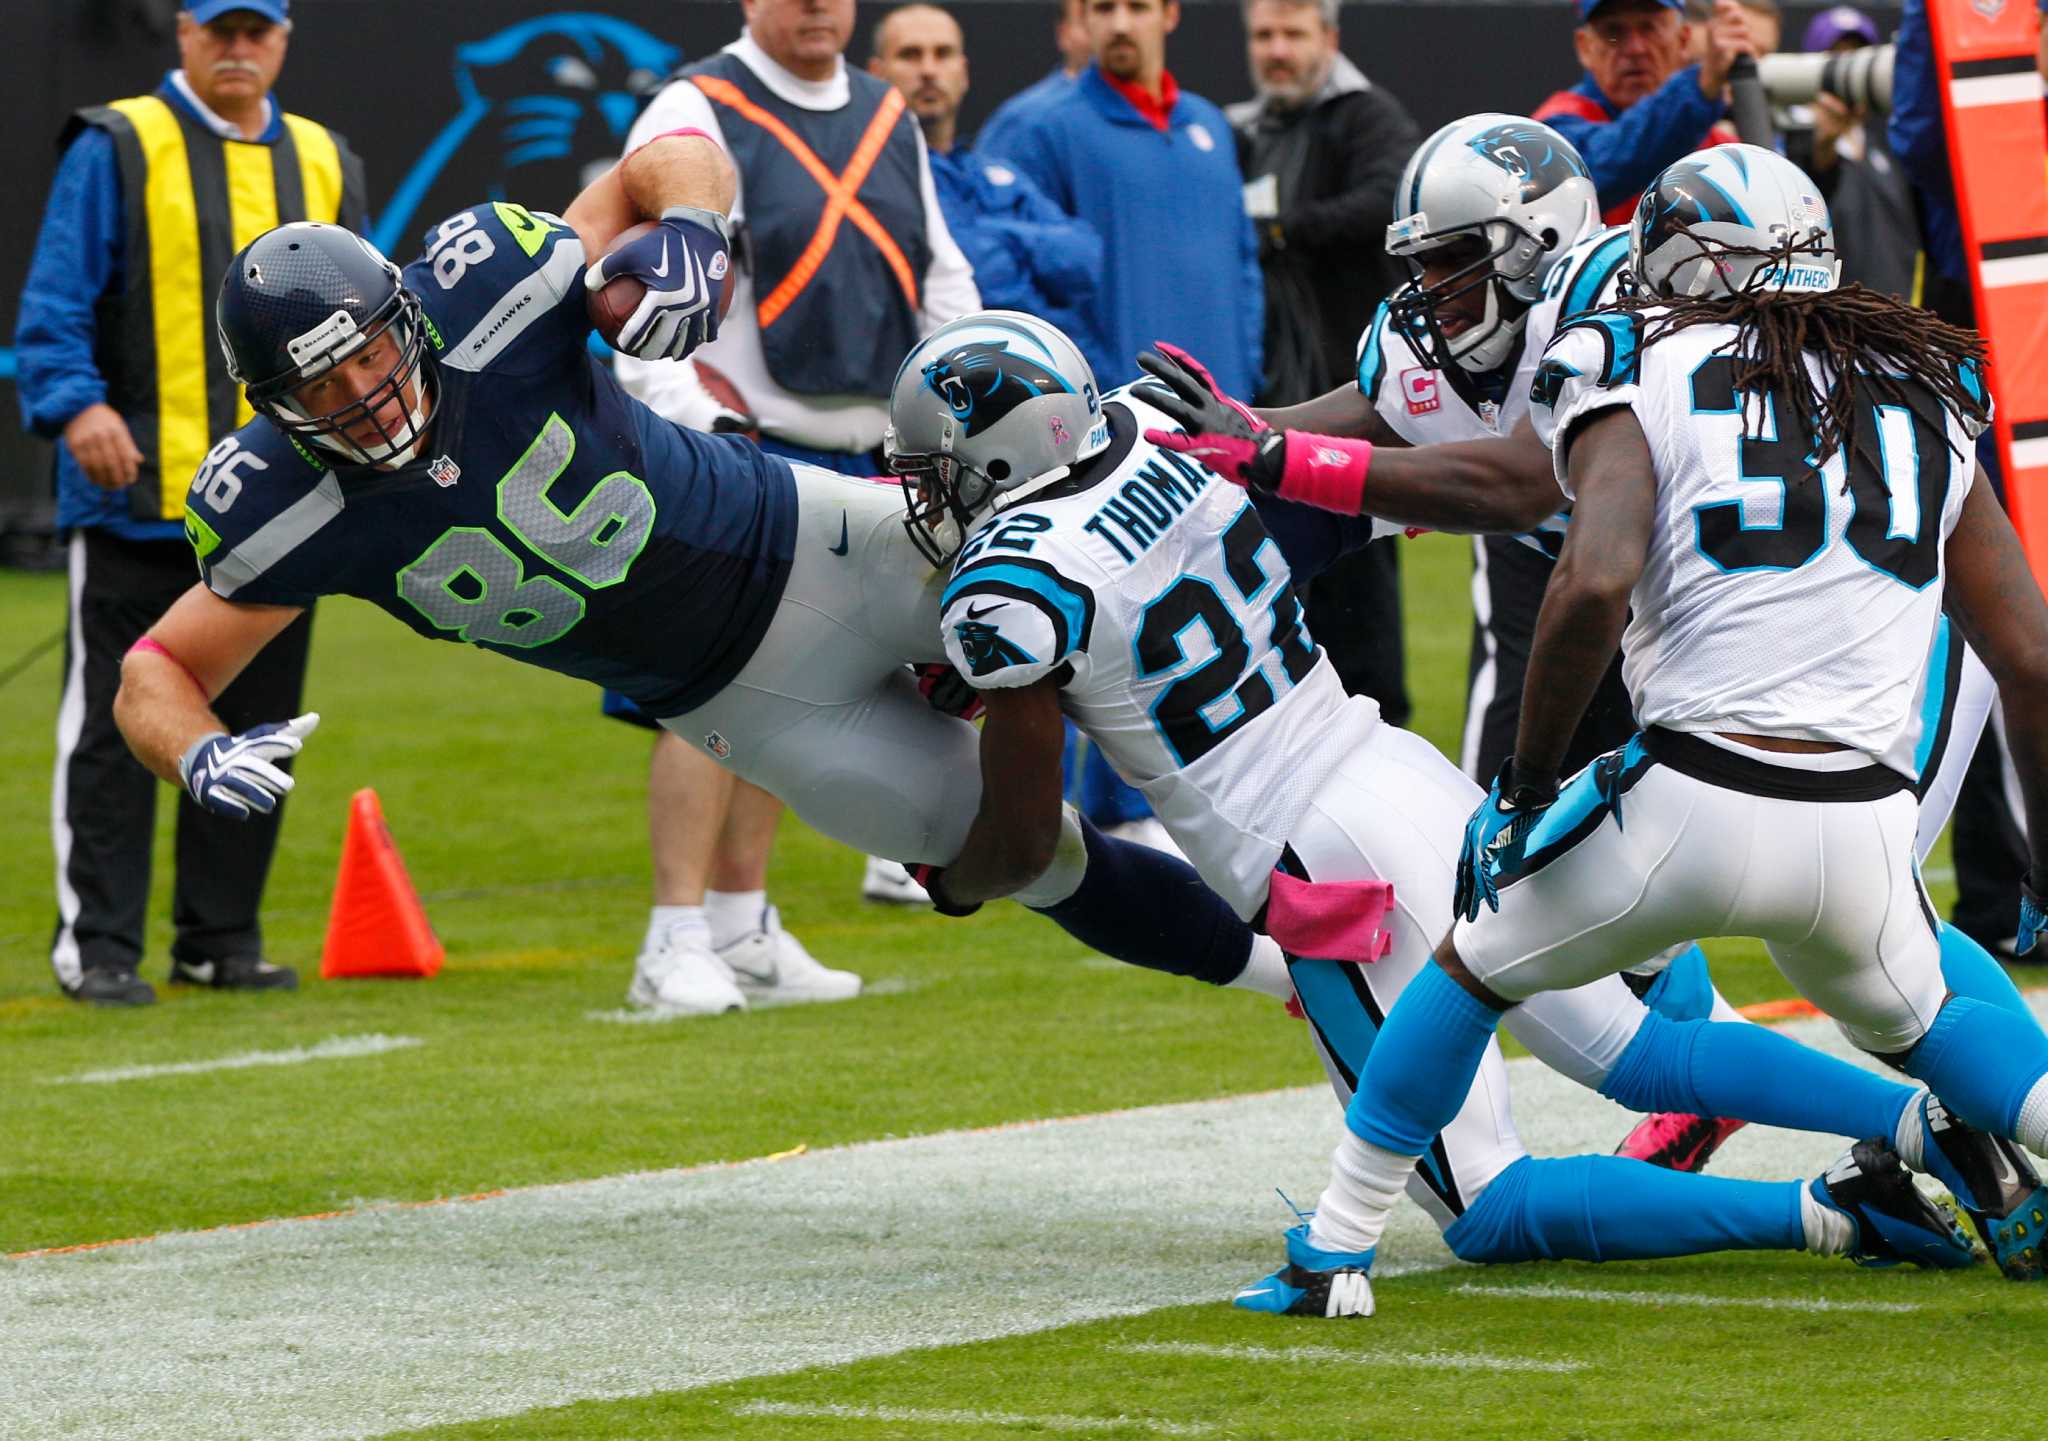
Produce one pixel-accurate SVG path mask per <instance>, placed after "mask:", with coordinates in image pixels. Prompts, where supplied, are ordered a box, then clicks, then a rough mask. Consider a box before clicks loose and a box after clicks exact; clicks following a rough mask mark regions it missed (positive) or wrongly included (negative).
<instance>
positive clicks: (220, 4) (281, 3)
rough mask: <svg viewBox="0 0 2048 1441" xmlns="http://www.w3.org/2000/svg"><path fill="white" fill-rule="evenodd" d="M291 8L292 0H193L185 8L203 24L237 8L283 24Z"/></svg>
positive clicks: (277, 23)
mask: <svg viewBox="0 0 2048 1441" xmlns="http://www.w3.org/2000/svg"><path fill="white" fill-rule="evenodd" d="M291 8H292V0H192V3H191V4H189V5H187V6H185V7H184V10H185V13H186V14H187V15H190V16H191V17H192V18H193V20H195V21H196V22H198V23H199V24H201V25H204V24H205V23H206V22H207V21H209V20H218V19H219V18H220V17H221V16H223V15H227V14H230V13H232V12H234V11H236V10H248V11H251V12H253V13H254V14H257V15H261V16H262V17H263V18H264V19H265V20H268V21H270V22H271V23H272V24H274V25H282V24H284V23H286V22H287V21H288V20H290V19H291V15H290V14H289V12H290V10H291Z"/></svg>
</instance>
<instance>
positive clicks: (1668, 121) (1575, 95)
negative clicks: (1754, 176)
mask: <svg viewBox="0 0 2048 1441" xmlns="http://www.w3.org/2000/svg"><path fill="white" fill-rule="evenodd" d="M1578 5H1579V28H1578V29H1577V30H1575V31H1574V32H1573V33H1572V43H1573V45H1574V46H1575V47H1576V49H1577V51H1578V57H1579V64H1580V65H1582V66H1584V67H1585V72H1586V73H1585V74H1584V76H1582V77H1581V78H1580V80H1579V83H1578V84H1576V85H1574V86H1572V88H1571V89H1569V90H1560V91H1558V92H1557V93H1556V94H1554V95H1552V96H1551V97H1550V98H1549V99H1548V100H1546V101H1544V102H1543V104H1542V105H1540V106H1538V107H1537V109H1536V114H1535V118H1536V119H1538V120H1541V121H1543V122H1544V123H1545V124H1546V125H1549V126H1550V127H1551V128H1552V129H1554V130H1556V131H1557V133H1558V134H1560V135H1562V136H1564V138H1565V139H1567V140H1569V141H1571V143H1572V144H1573V145H1574V146H1575V147H1576V148H1577V149H1578V152H1579V154H1580V155H1581V156H1583V157H1584V158H1585V161H1586V168H1587V169H1588V170H1590V171H1592V173H1593V184H1594V186H1595V188H1596V189H1597V190H1598V192H1599V196H1600V205H1601V208H1602V211H1603V213H1604V216H1605V218H1606V220H1607V222H1608V224H1610V225H1625V224H1627V223H1628V219H1629V216H1630V214H1631V213H1632V212H1633V211H1634V209H1635V204H1636V197H1637V196H1638V195H1640V194H1641V193H1642V189H1643V187H1644V186H1645V185H1648V184H1649V183H1650V181H1651V179H1652V178H1654V177H1655V175H1656V174H1657V172H1658V171H1659V170H1662V169H1663V168H1664V167H1665V166H1667V165H1669V164H1670V163H1671V162H1672V161H1674V160H1677V159H1679V158H1680V157H1681V156H1684V155H1689V154H1691V153H1692V152H1693V151H1695V150H1697V149H1699V148H1700V147H1701V146H1703V145H1725V144H1727V143H1728V142H1730V141H1732V140H1734V139H1735V138H1736V137H1735V132H1734V131H1733V130H1732V129H1730V128H1728V127H1727V126H1726V125H1722V124H1718V123H1716V122H1718V121H1719V120H1720V119H1721V116H1722V114H1723V109H1724V107H1723V104H1722V96H1723V93H1724V91H1725V90H1726V89H1727V85H1728V67H1729V66H1731V65H1732V64H1734V63H1735V57H1736V56H1738V55H1755V54H1756V53H1757V49H1756V42H1755V41H1754V40H1753V39H1751V38H1750V33H1749V19H1748V16H1747V15H1746V14H1745V12H1744V11H1743V8H1742V6H1741V5H1739V4H1737V3H1736V0H1715V6H1714V18H1713V20H1712V21H1711V22H1710V23H1709V24H1708V25H1707V27H1706V31H1707V35H1706V52H1705V55H1704V58H1702V59H1701V60H1700V61H1699V62H1698V63H1697V64H1686V63H1685V52H1686V47H1687V45H1688V44H1689V43H1690V41H1691V31H1692V26H1691V25H1690V24H1689V23H1688V22H1687V21H1686V19H1685V0H1578Z"/></svg>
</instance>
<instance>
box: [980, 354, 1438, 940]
mask: <svg viewBox="0 0 2048 1441" xmlns="http://www.w3.org/2000/svg"><path fill="white" fill-rule="evenodd" d="M1103 414H1104V418H1105V419H1106V420H1107V421H1108V423H1109V429H1110V445H1109V449H1108V450H1106V451H1104V452H1102V453H1101V454H1099V455H1096V456H1093V457H1090V458H1089V459H1088V460H1085V461H1083V462H1082V463H1081V464H1080V466H1078V467H1077V468H1076V469H1075V471H1074V473H1073V474H1072V475H1070V476H1068V477H1066V478H1064V479H1062V480H1060V481H1056V482H1054V483H1053V484H1052V485H1050V486H1048V487H1047V488H1045V489H1044V490H1040V491H1037V492H1035V493H1033V494H1031V495H1029V496H1028V497H1026V498H1025V499H1023V500H1020V501H1018V502H1016V503H1014V504H1013V505H1012V506H1011V507H1010V508H1008V509H1006V510H1003V511H999V512H997V513H996V514H994V515H992V516H990V517H988V518H987V519H985V520H983V521H982V522H981V524H980V525H979V526H977V527H976V528H975V530H974V532H973V533H972V534H971V535H970V536H969V537H968V539H967V543H966V545H965V546H963V547H962V549H961V552H960V556H959V558H958V559H957V560H956V561H955V562H954V569H953V574H952V577H951V579H950V581H949V583H948V584H947V586H946V590H945V594H944V597H943V599H942V601H941V605H942V607H943V611H944V614H943V617H942V620H941V625H942V628H943V630H944V638H945V643H946V653H947V656H948V658H949V659H950V660H951V661H952V663H953V665H954V666H955V668H957V669H958V670H959V672H960V673H961V674H962V675H963V676H965V677H967V679H968V680H969V681H970V682H971V683H972V684H973V685H975V686H976V687H978V688H981V689H993V688H1003V687H1014V686H1024V685H1031V684H1033V683H1035V682H1038V681H1041V680H1044V679H1046V678H1047V677H1054V678H1056V679H1057V680H1058V682H1059V687H1060V703H1061V706H1062V708H1063V709H1064V710H1065V711H1066V713H1067V715H1068V717H1069V718H1070V719H1071V720H1072V721H1073V722H1074V724H1075V725H1077V726H1079V727H1080V728H1081V730H1082V731H1084V732H1085V733H1086V734H1087V735H1088V737H1089V739H1090V740H1092V741H1094V742H1095V744H1096V745H1097V746H1099V747H1101V749H1102V752H1103V754H1104V755H1105V756H1107V757H1108V759H1109V761H1110V763H1111V764H1112V765H1114V766H1115V767H1116V770H1117V772H1118V773H1119V774H1120V775H1122V776H1123V778H1124V779H1125V780H1127V781H1129V782H1130V783H1131V784H1132V785H1134V786H1136V787H1137V788H1138V789H1139V790H1140V791H1142V792H1144V795H1145V798H1146V799H1147V800H1148V801H1149V802H1151V805H1152V808H1153V810H1154V811H1155V812H1156V813H1157V814H1158V816H1159V819H1160V820H1161V821H1162V822H1163V823H1164V824H1165V826H1166V828H1167V830H1168V831H1170V832H1171V833H1172V835H1173V838H1174V840H1175V841H1176V842H1178V843H1179V845H1180V847H1181V849H1182V850H1183V851H1185V852H1186V854H1187V857H1188V860H1189V862H1190V863H1191V864H1192V865H1193V866H1194V867H1195V869H1196V870H1197V871H1199V872H1200V873H1201V876H1202V879H1203V880H1204V881H1205V882H1207V883H1208V885H1209V886H1210V888H1211V889H1213V890H1214V891H1216V893H1217V894H1219V895H1221V896H1222V897H1223V898H1224V899H1225V900H1227V901H1229V902H1230V904H1231V906H1232V907H1233V908H1235V909H1236V911H1237V912H1238V914H1239V915H1241V916H1244V917H1246V918H1249V917H1251V916H1253V915H1255V914H1256V913H1257V912H1258V909H1259V907H1260V906H1261V905H1262V904H1264V902H1265V899H1266V888H1267V878H1268V877H1269V876H1270V874H1271V872H1272V869H1273V866H1274V865H1275V863H1276V862H1277V861H1278V860H1279V858H1280V852H1281V849H1282V847H1283V846H1284V845H1285V844H1286V842H1287V838H1288V835H1289V834H1290V832H1291V831H1292V830H1293V828H1294V826H1295V823H1296V822H1297V821H1298V820H1299V819H1300V818H1301V815H1302V812H1303V810H1304V809H1305V808H1306V807H1307V805H1308V802H1309V800H1310V799H1311V798H1313V797H1314V795H1315V794H1316V792H1317V790H1318V789H1320V788H1321V786H1322V784H1323V782H1324V781H1325V780H1326V779H1327V778H1328V776H1329V775H1330V773H1331V772H1332V771H1333V770H1335V769H1336V767H1337V764H1338V763H1339V762H1340V761H1341V760H1342V759H1343V758H1344V756H1345V755H1346V754H1348V753H1349V752H1350V750H1351V749H1352V748H1353V747H1355V746H1356V745H1358V744H1360V743H1361V742H1363V741H1364V740H1365V738H1366V737H1367V736H1368V735H1369V734H1370V733H1371V731H1372V728H1373V727H1374V726H1375V725H1376V724H1378V720H1379V707H1378V706H1376V705H1375V704H1374V703H1373V702H1372V701H1370V700H1368V699H1365V698H1364V697H1358V698H1352V697H1348V696H1346V695H1345V693H1344V688H1343V686H1342V684H1341V683H1340V682H1339V681H1338V679H1337V673H1336V671H1335V670H1334V669H1333V668H1332V667H1331V665H1330V662H1329V659H1328V657H1326V656H1325V655H1324V654H1323V653H1322V652H1321V651H1320V650H1319V649H1318V648H1317V647H1316V645H1315V643H1314V642H1313V641H1312V640H1310V639H1309V634H1308V631H1307V628H1306V627H1305V626H1304V625H1303V624H1302V616H1301V606H1300V604H1299V602H1298V601H1297V600H1296V598H1295V595H1294V589H1293V586H1292V584H1291V581H1290V578H1289V575H1288V570H1287V564H1286V562H1285V561H1284V560H1282V559H1281V556H1280V547H1279V546H1278V545H1277V544H1275V543H1274V542H1273V540H1272V539H1271V538H1270V537H1269V536H1268V535H1267V533H1266V530H1265V527H1264V526H1263V525H1262V524H1261V523H1260V520H1259V516H1258V513H1257V512H1256V511H1255V510H1254V509H1253V508H1252V506H1251V502H1250V500H1249V498H1248V497H1247V496H1246V495H1245V493H1244V492H1243V491H1242V490H1239V489H1238V488H1236V487H1235V486H1233V485H1231V484H1230V483H1229V482H1228V481H1225V480H1223V479H1221V478H1219V477H1218V476H1217V475H1216V474H1215V473H1214V472H1212V471H1210V470H1208V469H1206V468H1204V467H1203V466H1201V465H1199V464H1197V463H1195V462H1194V461H1192V460H1189V459H1187V458H1185V457H1183V456H1181V455H1178V454H1176V453H1175V452H1173V451H1169V450H1164V449H1161V448H1160V447H1158V446H1155V445H1153V444H1152V443H1151V442H1149V441H1147V440H1146V439H1145V438H1144V431H1145V429H1146V428H1147V427H1148V426H1149V427H1152V428H1155V429H1161V430H1168V429H1174V428H1175V427H1174V424H1173V422H1172V421H1171V420H1170V419H1169V418H1167V417H1166V416H1165V415H1163V414H1161V413H1160V412H1159V411H1157V410H1155V409H1153V408H1152V407H1151V406H1149V405H1147V404H1146V403H1145V402H1144V401H1143V400H1142V399H1141V398H1139V397H1138V396H1137V395H1134V394H1133V393H1132V392H1131V391H1130V390H1128V389H1126V390H1121V391H1114V392H1112V393H1111V394H1110V395H1109V396H1107V397H1105V398H1104V401H1103ZM1387 530H1388V532H1389V533H1397V532H1398V530H1399V528H1398V527H1395V526H1388V527H1387Z"/></svg>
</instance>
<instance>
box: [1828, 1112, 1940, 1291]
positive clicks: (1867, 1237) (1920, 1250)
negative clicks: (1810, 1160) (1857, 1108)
mask: <svg viewBox="0 0 2048 1441" xmlns="http://www.w3.org/2000/svg"><path fill="white" fill-rule="evenodd" d="M1810 1189H1811V1190H1812V1192H1813V1197H1814V1199H1815V1200H1817V1201H1819V1202H1820V1203H1821V1204H1822V1205H1824V1206H1831V1207H1833V1208H1834V1209H1835V1210H1837V1211H1840V1212H1843V1213H1844V1214H1845V1215H1847V1216H1848V1217H1849V1219H1850V1220H1851V1221H1853V1222H1855V1223H1856V1241H1855V1244H1853V1245H1852V1246H1851V1247H1850V1248H1849V1259H1850V1260H1852V1261H1854V1262H1855V1263H1856V1264H1857V1265H1859V1266H1896V1265H1898V1264H1899V1263H1900V1262H1902V1261H1910V1262H1912V1263H1913V1264H1914V1265H1916V1266H1930V1267H1936V1268H1939V1269H1942V1270H1955V1269H1957V1268H1960V1267H1963V1266H1970V1265H1974V1264H1975V1263H1976V1260H1977V1251H1976V1248H1975V1247H1973V1246H1972V1245H1971V1244H1970V1238H1969V1237H1967V1236H1965V1235H1964V1234H1963V1229H1962V1227H1960V1226H1958V1225H1957V1224H1956V1222H1955V1218H1954V1217H1953V1216H1952V1215H1950V1214H1949V1213H1948V1212H1947V1211H1945V1210H1943V1209H1942V1208H1941V1207H1940V1206H1937V1205H1935V1204H1934V1202H1932V1201H1930V1200H1928V1199H1927V1197H1926V1196H1924V1195H1922V1194H1921V1193H1920V1188H1919V1187H1918V1186H1915V1185H1914V1184H1913V1173H1912V1172H1911V1171H1908V1170H1907V1169H1906V1163H1905V1162H1903V1161H1901V1160H1900V1159H1899V1153H1898V1152H1897V1151H1894V1150H1893V1149H1892V1148H1891V1147H1890V1146H1889V1145H1888V1144H1886V1143H1885V1142H1883V1141H1858V1142H1857V1143H1856V1144H1855V1145H1854V1146H1851V1147H1850V1148H1849V1153H1848V1154H1847V1155H1846V1156H1844V1157H1842V1159H1841V1160H1839V1161H1837V1162H1835V1164H1834V1165H1832V1166H1830V1167H1829V1168H1828V1171H1827V1174H1826V1175H1824V1176H1816V1177H1815V1178H1814V1179H1813V1182H1812V1184H1811V1187H1810Z"/></svg>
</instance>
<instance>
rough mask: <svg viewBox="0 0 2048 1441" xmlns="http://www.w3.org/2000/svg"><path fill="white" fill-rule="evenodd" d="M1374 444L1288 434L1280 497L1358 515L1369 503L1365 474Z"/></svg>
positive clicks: (1300, 431)
mask: <svg viewBox="0 0 2048 1441" xmlns="http://www.w3.org/2000/svg"><path fill="white" fill-rule="evenodd" d="M1371 465H1372V442H1371V441H1369V440H1351V439H1348V438H1346V437H1343V436H1337V435H1316V434H1314V433H1313V432H1310V431H1306V430H1290V431H1288V432H1287V463H1286V466H1285V467H1284V468H1283V469H1282V470H1281V472H1280V498H1281V499H1282V500H1295V501H1300V502H1301V503H1302V504H1303V505H1312V506H1315V507H1316V508H1317V509H1318V510H1332V511H1335V512H1336V513H1337V514H1339V515H1357V514H1358V513H1359V511H1360V510H1361V509H1362V508H1363V507H1364V504H1365V473H1366V471H1367V470H1368V469H1369V468H1370V467H1371Z"/></svg>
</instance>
